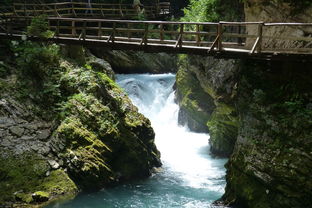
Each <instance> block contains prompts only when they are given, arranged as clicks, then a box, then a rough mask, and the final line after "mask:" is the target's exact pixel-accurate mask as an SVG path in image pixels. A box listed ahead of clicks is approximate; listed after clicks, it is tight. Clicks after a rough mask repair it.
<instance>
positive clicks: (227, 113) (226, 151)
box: [207, 103, 238, 157]
mask: <svg viewBox="0 0 312 208" xmlns="http://www.w3.org/2000/svg"><path fill="white" fill-rule="evenodd" d="M235 112H236V111H235V109H234V108H232V107H230V106H228V105H226V104H219V103H218V104H217V108H216V109H215V110H214V112H213V114H212V116H211V118H210V120H209V121H208V122H207V126H208V128H209V134H210V140H209V143H210V144H211V146H210V149H211V151H212V153H214V154H217V155H220V156H227V157H228V156H230V154H231V153H232V152H233V148H234V144H235V142H236V137H237V133H238V132H237V131H238V117H237V115H236V113H235Z"/></svg>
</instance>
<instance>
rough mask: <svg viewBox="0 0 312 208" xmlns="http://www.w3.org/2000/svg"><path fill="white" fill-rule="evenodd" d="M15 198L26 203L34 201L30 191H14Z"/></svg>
mask: <svg viewBox="0 0 312 208" xmlns="http://www.w3.org/2000/svg"><path fill="white" fill-rule="evenodd" d="M15 199H16V201H18V202H23V203H27V204H30V203H32V202H33V201H34V199H33V197H32V194H31V193H27V194H25V193H16V194H15Z"/></svg>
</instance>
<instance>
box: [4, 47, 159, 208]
mask: <svg viewBox="0 0 312 208" xmlns="http://www.w3.org/2000/svg"><path fill="white" fill-rule="evenodd" d="M2 44H3V45H6V46H7V47H5V48H6V50H7V51H6V53H7V56H5V55H4V54H2V55H3V56H2V57H3V58H4V59H2V61H1V62H0V135H1V137H0V138H1V139H0V204H1V205H3V204H4V205H7V206H11V205H12V204H16V203H17V204H18V206H26V207H27V206H30V205H34V204H38V203H39V204H40V203H42V202H45V201H48V200H51V199H53V198H56V197H59V196H62V195H69V194H75V193H77V192H78V191H79V190H86V189H95V188H103V187H105V186H108V185H111V184H114V183H118V182H122V181H126V180H130V179H133V178H141V177H146V176H149V175H150V174H151V171H152V169H153V167H158V166H160V165H161V163H160V159H159V157H160V155H159V152H158V150H157V149H156V146H155V144H154V131H153V129H152V127H151V125H150V121H149V120H148V119H147V118H145V117H144V116H143V115H142V114H140V113H138V110H137V108H136V107H135V106H133V105H132V103H131V101H130V100H129V98H128V97H127V96H126V95H125V93H124V92H123V91H122V90H121V89H120V88H119V87H118V86H117V85H116V84H115V83H114V81H113V80H112V77H113V74H112V72H111V69H109V67H108V66H109V65H108V64H107V63H106V62H105V61H103V60H99V59H97V58H95V57H93V56H90V55H88V54H85V55H84V56H85V59H84V60H81V59H79V60H77V59H75V56H72V57H71V59H69V58H66V57H65V56H64V55H62V54H59V52H58V51H59V50H58V49H57V47H56V46H54V45H52V46H42V45H39V44H35V43H19V42H13V44H11V43H2ZM11 50H12V51H11ZM75 50H82V48H79V47H78V48H75ZM62 51H63V52H64V51H65V52H66V51H67V52H68V51H70V49H66V50H65V49H63V50H62ZM12 53H13V54H12ZM82 53H83V50H82V52H81V54H82ZM76 54H80V53H76ZM25 56H27V57H28V59H25ZM62 56H63V57H62ZM76 58H77V57H76ZM105 72H107V73H105Z"/></svg>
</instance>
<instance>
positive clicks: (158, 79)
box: [49, 74, 226, 208]
mask: <svg viewBox="0 0 312 208" xmlns="http://www.w3.org/2000/svg"><path fill="white" fill-rule="evenodd" d="M174 82H175V75H174V74H160V75H149V74H132V75H117V83H118V84H119V85H120V86H121V87H122V88H123V89H124V90H125V91H126V92H127V94H128V96H129V97H130V99H131V100H132V102H133V103H134V104H135V105H136V106H137V107H138V109H139V111H140V112H141V113H142V114H144V115H145V116H146V117H148V118H149V119H150V120H151V123H152V126H153V128H154V131H155V134H156V138H155V142H156V145H157V148H158V149H159V151H160V152H161V160H162V163H163V167H162V168H161V169H160V170H159V172H157V173H155V174H153V175H152V177H150V178H148V179H142V180H138V181H133V182H130V183H127V184H124V185H119V186H116V187H113V188H109V189H103V190H101V191H99V192H96V193H91V194H86V193H82V194H80V195H78V196H77V197H76V198H75V199H74V200H71V201H66V202H58V203H55V204H54V205H51V206H49V207H52V208H63V207H64V208H65V207H66V208H103V207H105V208H113V207H117V208H132V207H135V208H172V207H177V208H181V207H185V208H203V207H205V208H211V207H213V206H212V205H211V204H212V202H213V201H215V200H217V199H218V198H220V197H221V196H222V194H223V193H224V187H225V179H224V177H225V169H224V163H225V162H226V160H224V159H216V158H212V157H211V156H210V155H209V146H208V139H209V135H208V134H197V133H192V132H190V131H189V130H188V129H187V128H186V127H183V126H178V110H179V106H178V105H177V104H176V103H175V102H174V91H173V85H174Z"/></svg>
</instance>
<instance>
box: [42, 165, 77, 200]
mask: <svg viewBox="0 0 312 208" xmlns="http://www.w3.org/2000/svg"><path fill="white" fill-rule="evenodd" d="M37 189H39V190H40V189H41V190H45V191H46V192H47V193H50V194H51V195H52V196H55V195H63V194H71V193H76V192H77V191H78V187H77V185H76V184H75V183H74V182H73V181H72V180H71V179H70V178H69V177H68V175H67V174H66V173H65V172H64V170H61V169H58V170H54V171H52V172H51V173H50V175H49V176H48V177H46V178H44V179H43V180H42V182H41V184H40V185H39V186H38V188H37Z"/></svg>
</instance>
